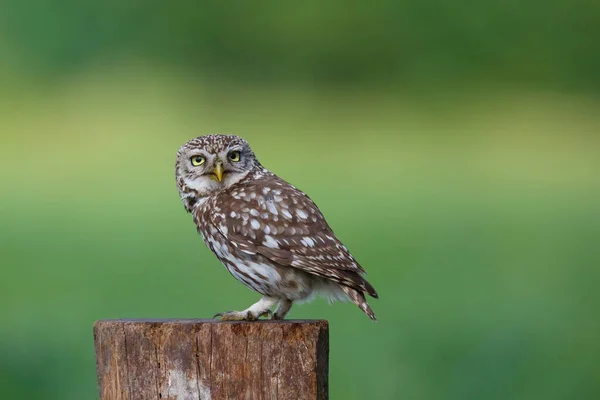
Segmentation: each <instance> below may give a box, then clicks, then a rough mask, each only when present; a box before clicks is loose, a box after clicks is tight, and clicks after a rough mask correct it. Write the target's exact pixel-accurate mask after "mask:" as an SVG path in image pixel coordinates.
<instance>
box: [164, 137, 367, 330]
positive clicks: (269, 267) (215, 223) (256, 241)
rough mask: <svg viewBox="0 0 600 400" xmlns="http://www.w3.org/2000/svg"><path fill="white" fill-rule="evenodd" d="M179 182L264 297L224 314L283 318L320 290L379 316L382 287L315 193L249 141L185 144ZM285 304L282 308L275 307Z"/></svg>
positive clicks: (228, 258) (225, 255)
mask: <svg viewBox="0 0 600 400" xmlns="http://www.w3.org/2000/svg"><path fill="white" fill-rule="evenodd" d="M175 176H176V179H177V188H178V189H179V194H180V196H181V200H182V201H183V204H184V206H185V209H186V210H187V212H189V213H191V214H192V216H193V218H194V223H195V224H196V227H197V229H198V232H200V234H201V235H202V238H203V239H204V242H205V243H206V245H207V246H208V247H209V248H210V249H211V250H212V252H213V253H214V254H215V255H216V256H217V258H218V259H219V260H220V261H221V263H223V265H224V266H225V268H227V270H228V271H229V272H230V273H231V275H233V277H234V278H236V279H237V280H239V281H240V282H242V283H243V284H244V285H246V286H248V287H249V288H250V289H252V290H254V291H257V292H258V293H260V294H262V295H263V297H262V298H261V299H260V300H259V301H258V302H257V303H255V304H253V305H252V306H250V307H248V308H247V309H246V310H244V311H228V312H225V313H219V314H217V315H216V316H220V317H221V318H222V319H223V320H234V321H237V320H256V319H258V318H259V317H261V316H269V315H270V316H271V317H272V318H273V319H283V318H284V317H285V316H286V314H287V313H288V312H289V311H290V308H291V307H292V304H293V302H294V301H302V300H307V299H310V298H312V297H314V295H315V294H319V295H322V296H324V297H326V298H328V299H329V300H330V301H333V300H347V299H350V300H351V301H352V302H353V303H355V304H356V305H357V306H358V307H359V308H360V309H361V310H363V311H364V313H365V314H367V315H368V316H369V317H370V318H371V319H372V320H375V314H374V313H373V310H371V307H369V305H368V304H367V301H366V300H365V296H364V293H365V292H366V293H368V294H369V295H370V296H372V297H375V298H377V297H378V296H377V292H376V291H375V289H374V288H373V286H371V284H370V283H369V282H367V281H366V279H365V278H364V277H363V276H362V275H363V274H364V273H365V270H364V269H363V268H362V267H361V266H360V265H359V264H358V262H356V260H355V259H354V257H353V256H352V255H351V254H350V252H349V251H348V249H346V247H345V246H344V245H343V244H342V243H341V242H340V240H339V239H338V238H337V237H336V236H335V234H334V233H333V231H332V230H331V228H330V227H329V225H328V224H327V222H326V221H325V218H324V217H323V215H322V214H321V212H320V211H319V209H318V208H317V206H316V205H315V203H313V201H312V200H311V199H310V198H309V197H308V196H307V195H306V194H304V193H303V192H302V191H300V190H298V189H296V188H295V187H294V186H292V185H290V184H289V183H288V182H286V181H284V180H283V179H281V178H280V177H278V176H277V175H275V174H273V173H272V172H270V171H269V170H267V169H266V168H264V167H263V166H262V165H261V164H260V162H259V161H258V159H257V158H256V157H255V155H254V152H253V151H252V149H250V146H249V145H248V142H246V141H245V140H244V139H242V138H241V137H238V136H234V135H206V136H200V137H197V138H195V139H192V140H190V141H189V142H187V143H186V144H184V145H183V146H182V147H181V148H180V149H179V151H178V152H177V162H176V164H175ZM275 305H277V307H276V308H275V313H272V312H271V308H272V307H274V306H275Z"/></svg>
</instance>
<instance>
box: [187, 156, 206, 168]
mask: <svg viewBox="0 0 600 400" xmlns="http://www.w3.org/2000/svg"><path fill="white" fill-rule="evenodd" d="M190 160H191V161H192V165H193V166H194V167H197V166H198V165H202V164H204V157H202V156H194V157H192V158H191V159H190Z"/></svg>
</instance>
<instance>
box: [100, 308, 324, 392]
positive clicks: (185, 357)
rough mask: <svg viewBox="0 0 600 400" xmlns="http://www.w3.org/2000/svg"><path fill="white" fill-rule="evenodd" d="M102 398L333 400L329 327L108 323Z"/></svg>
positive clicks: (103, 336)
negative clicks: (329, 379)
mask: <svg viewBox="0 0 600 400" xmlns="http://www.w3.org/2000/svg"><path fill="white" fill-rule="evenodd" d="M94 342H95V347H96V370H97V374H98V387H99V391H100V399H101V400H146V399H157V400H167V399H169V400H191V399H195V400H198V399H201V400H209V399H210V400H218V399H290V400H291V399H293V400H296V399H311V400H312V399H327V398H328V368H329V325H328V323H327V321H322V320H319V321H294V320H284V321H255V322H221V321H215V320H199V319H193V320H180V319H177V320H124V319H123V320H104V321H97V322H96V323H95V324H94Z"/></svg>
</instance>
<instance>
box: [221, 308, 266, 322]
mask: <svg viewBox="0 0 600 400" xmlns="http://www.w3.org/2000/svg"><path fill="white" fill-rule="evenodd" d="M218 317H220V318H221V321H257V320H258V319H259V317H270V319H273V313H272V312H271V310H266V311H264V312H263V313H262V314H259V315H256V316H255V315H254V314H252V313H251V312H250V311H247V312H244V311H225V312H221V313H218V314H215V315H214V316H213V319H214V318H218Z"/></svg>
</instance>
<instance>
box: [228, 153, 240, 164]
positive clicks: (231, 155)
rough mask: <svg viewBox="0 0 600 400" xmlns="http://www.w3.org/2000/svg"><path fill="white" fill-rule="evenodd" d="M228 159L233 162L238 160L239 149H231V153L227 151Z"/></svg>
mask: <svg viewBox="0 0 600 400" xmlns="http://www.w3.org/2000/svg"><path fill="white" fill-rule="evenodd" d="M228 157H229V159H230V160H231V161H233V162H238V161H240V152H239V151H232V152H231V153H229V156H228Z"/></svg>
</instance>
